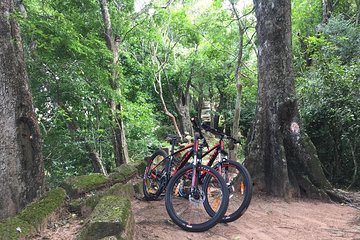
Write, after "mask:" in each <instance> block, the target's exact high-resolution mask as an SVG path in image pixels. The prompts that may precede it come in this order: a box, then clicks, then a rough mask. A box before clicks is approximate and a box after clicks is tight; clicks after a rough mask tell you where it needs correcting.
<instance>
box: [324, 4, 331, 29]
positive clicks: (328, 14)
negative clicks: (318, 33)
mask: <svg viewBox="0 0 360 240" xmlns="http://www.w3.org/2000/svg"><path fill="white" fill-rule="evenodd" d="M322 7H323V13H322V23H323V24H328V22H329V18H330V17H331V13H332V2H331V0H322Z"/></svg>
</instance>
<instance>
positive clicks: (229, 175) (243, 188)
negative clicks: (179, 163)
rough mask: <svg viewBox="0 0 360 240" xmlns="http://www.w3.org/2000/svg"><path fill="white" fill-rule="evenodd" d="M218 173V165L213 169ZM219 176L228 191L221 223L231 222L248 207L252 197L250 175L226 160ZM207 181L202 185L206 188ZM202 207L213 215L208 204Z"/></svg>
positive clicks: (236, 163) (240, 166) (241, 167)
mask: <svg viewBox="0 0 360 240" xmlns="http://www.w3.org/2000/svg"><path fill="white" fill-rule="evenodd" d="M215 169H216V171H219V164H218V165H216V167H215ZM221 176H222V177H223V178H224V180H225V182H226V185H227V189H228V191H229V205H228V209H227V211H226V213H225V214H224V217H223V218H222V220H221V222H232V221H235V220H236V219H238V218H240V217H241V216H242V215H243V214H244V213H245V211H246V210H247V208H248V207H249V205H250V202H251V197H252V181H251V178H250V174H249V173H248V171H247V170H246V168H245V167H244V166H242V165H241V164H240V163H238V162H235V161H232V160H228V161H227V162H224V163H222V167H221ZM207 181H208V180H207V179H205V180H204V185H205V186H206V187H207ZM204 206H205V208H206V210H207V211H208V213H209V214H210V215H213V214H215V211H214V209H213V208H212V206H211V204H210V203H207V202H205V203H204Z"/></svg>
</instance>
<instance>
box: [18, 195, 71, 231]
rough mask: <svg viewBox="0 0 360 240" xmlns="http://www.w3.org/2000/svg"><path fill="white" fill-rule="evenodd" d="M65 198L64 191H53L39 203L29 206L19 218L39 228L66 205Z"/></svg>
mask: <svg viewBox="0 0 360 240" xmlns="http://www.w3.org/2000/svg"><path fill="white" fill-rule="evenodd" d="M65 197H66V193H65V190H64V189H62V188H57V189H54V190H51V191H50V192H48V193H47V194H46V195H45V196H44V197H42V198H41V199H40V200H39V201H36V202H33V203H31V204H29V205H28V206H27V207H26V208H25V209H24V210H23V211H22V212H21V213H20V214H19V215H18V217H19V218H20V219H22V220H24V221H26V222H28V223H31V224H32V225H33V226H34V227H35V228H39V226H40V225H41V224H42V223H43V222H44V221H46V219H47V218H48V217H49V216H50V215H51V214H52V213H53V212H55V211H56V210H57V209H59V208H60V207H61V206H62V205H63V204H64V201H65Z"/></svg>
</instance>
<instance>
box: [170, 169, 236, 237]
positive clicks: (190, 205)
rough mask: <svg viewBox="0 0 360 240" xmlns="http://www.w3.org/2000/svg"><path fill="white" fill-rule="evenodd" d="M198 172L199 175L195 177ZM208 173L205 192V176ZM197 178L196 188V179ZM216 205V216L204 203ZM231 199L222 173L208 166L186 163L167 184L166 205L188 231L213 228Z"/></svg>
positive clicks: (175, 218) (214, 209)
mask: <svg viewBox="0 0 360 240" xmlns="http://www.w3.org/2000/svg"><path fill="white" fill-rule="evenodd" d="M194 174H196V175H195V176H194ZM204 175H206V176H207V187H209V188H211V191H204V188H203V183H202V181H201V180H200V179H202V177H201V176H204ZM193 177H194V179H197V180H198V181H196V184H195V186H194V189H193V190H192V189H191V188H192V179H193ZM205 200H206V202H207V203H208V204H211V205H212V210H213V215H211V216H210V215H209V214H208V213H207V211H206V209H205V207H204V202H205ZM228 201H229V191H228V190H227V187H226V183H225V181H224V179H223V178H222V177H221V175H220V174H219V173H218V172H216V171H215V170H214V169H212V168H210V167H208V166H203V165H200V166H197V167H196V171H194V169H193V166H192V165H188V166H185V167H184V168H182V169H181V170H180V171H179V172H178V173H177V174H175V176H173V177H172V178H171V180H170V182H169V184H168V186H167V189H166V194H165V206H166V210H167V212H168V214H169V216H170V218H171V219H172V220H173V221H174V223H175V224H177V225H178V226H180V227H181V228H183V229H184V230H186V231H191V232H201V231H206V230H208V229H209V228H211V227H213V226H214V225H215V224H216V223H218V221H219V220H221V218H222V217H223V215H224V213H225V212H226V209H227V205H228Z"/></svg>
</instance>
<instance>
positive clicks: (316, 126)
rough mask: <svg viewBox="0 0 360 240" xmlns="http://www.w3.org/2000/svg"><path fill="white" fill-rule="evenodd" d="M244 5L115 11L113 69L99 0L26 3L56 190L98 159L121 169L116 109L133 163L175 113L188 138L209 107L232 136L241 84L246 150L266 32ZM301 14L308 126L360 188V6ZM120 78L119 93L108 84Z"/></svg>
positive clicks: (29, 58)
mask: <svg viewBox="0 0 360 240" xmlns="http://www.w3.org/2000/svg"><path fill="white" fill-rule="evenodd" d="M233 2H234V1H227V0H225V1H221V0H214V1H210V0H209V1H205V0H203V1H195V0H194V1H191V0H189V1H161V0H158V1H134V0H124V1H119V0H111V1H108V3H109V11H110V16H111V24H112V33H113V35H114V36H115V40H116V42H117V43H118V44H119V61H118V62H117V63H116V64H112V59H113V58H112V54H113V53H112V52H111V51H110V50H109V48H108V46H107V42H106V41H105V36H104V32H105V31H104V22H103V18H102V16H101V11H100V9H101V8H100V1H97V0H87V1H71V0H61V1H60V0H46V1H44V0H24V1H23V2H22V4H23V5H21V6H20V9H23V10H22V11H19V15H18V18H19V20H20V21H21V30H22V37H23V43H24V48H25V52H26V62H27V67H28V74H29V78H30V82H31V86H32V93H33V96H34V100H35V106H36V109H37V116H38V119H39V122H40V127H41V130H42V136H43V143H44V147H43V149H44V160H45V167H46V175H47V177H48V178H49V180H50V183H51V184H52V185H56V184H57V183H58V182H59V181H61V180H62V179H63V178H64V177H66V176H68V175H74V174H75V175H78V174H85V173H89V172H92V171H93V166H92V164H91V161H90V160H89V149H93V150H95V152H96V153H97V154H98V156H99V158H100V159H101V160H102V162H103V164H104V165H105V167H106V169H107V171H111V170H112V169H113V168H114V167H115V161H114V154H113V143H112V139H111V130H110V129H111V128H112V126H113V125H114V124H116V123H114V122H113V119H112V118H111V114H112V112H111V111H112V109H111V107H110V104H109V101H110V99H112V100H114V101H116V102H117V103H118V104H121V107H122V108H121V109H118V110H117V113H116V114H118V115H119V116H120V117H121V118H122V120H123V121H124V123H125V133H126V138H127V143H128V148H129V155H130V159H131V161H135V160H141V159H143V157H144V156H145V155H147V154H148V146H149V145H159V144H160V143H161V142H162V141H163V140H164V135H165V134H167V133H176V130H175V127H174V124H173V122H172V121H171V118H169V116H170V115H173V116H174V117H175V119H176V120H177V121H176V125H177V127H178V128H179V131H180V133H182V134H184V133H185V132H189V131H191V129H188V124H187V121H188V116H198V117H201V112H202V109H203V112H204V109H210V116H211V119H212V120H211V121H212V124H214V125H215V126H217V127H219V128H223V129H224V130H225V131H228V132H231V130H232V125H233V119H234V109H235V104H236V101H235V99H236V96H237V94H238V91H237V88H236V77H237V75H238V76H239V79H240V82H241V86H242V89H241V93H242V94H241V114H240V131H241V138H242V139H243V140H244V141H243V147H244V148H245V142H246V137H247V135H248V133H249V130H250V128H251V125H252V122H253V118H254V113H255V108H256V92H257V76H256V67H257V65H256V64H257V63H256V54H257V51H258V49H257V48H256V36H255V24H256V23H255V18H254V14H253V10H252V5H251V2H248V5H244V4H243V1H239V3H238V4H234V5H232V3H233ZM245 2H246V1H245ZM292 4H293V19H292V21H293V23H292V25H293V49H294V50H293V53H294V56H293V58H294V64H295V74H296V83H297V92H298V98H299V103H300V112H301V115H302V120H303V122H302V124H303V126H302V127H303V128H304V129H306V132H307V133H308V134H309V136H310V137H311V139H312V141H313V143H314V145H315V146H316V148H317V151H318V155H319V158H320V160H321V161H322V165H323V168H324V170H325V173H326V175H327V177H328V178H329V180H330V181H331V182H332V183H333V184H334V185H336V186H340V187H352V188H359V187H360V174H359V173H358V165H359V164H360V160H359V159H360V138H359V135H360V119H359V118H360V101H359V100H360V79H359V77H360V67H359V65H360V40H359V39H360V31H359V25H358V23H359V11H360V10H359V8H360V2H359V0H345V1H337V2H336V3H334V4H333V6H332V12H331V16H330V17H329V19H328V21H324V17H323V15H322V7H323V6H322V5H321V2H320V1H315V0H306V1H300V0H294V1H293V3H292ZM240 38H241V39H240ZM241 40H242V41H241ZM241 42H242V44H240V43H241ZM240 46H241V48H240V49H239V47H240ZM239 50H241V59H240V60H241V61H240V62H239V61H238V59H239V52H240V51H239ZM237 63H239V64H237ZM114 70H116V72H117V73H118V74H117V76H116V81H117V84H118V86H119V88H118V89H114V88H113V87H112V86H111V85H110V83H109V79H110V78H111V77H112V73H113V71H114ZM208 105H210V107H208ZM165 113H167V114H165ZM235 134H237V133H235ZM239 151H241V153H242V149H240V150H239Z"/></svg>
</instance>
